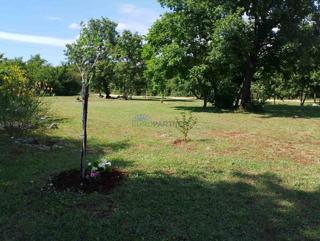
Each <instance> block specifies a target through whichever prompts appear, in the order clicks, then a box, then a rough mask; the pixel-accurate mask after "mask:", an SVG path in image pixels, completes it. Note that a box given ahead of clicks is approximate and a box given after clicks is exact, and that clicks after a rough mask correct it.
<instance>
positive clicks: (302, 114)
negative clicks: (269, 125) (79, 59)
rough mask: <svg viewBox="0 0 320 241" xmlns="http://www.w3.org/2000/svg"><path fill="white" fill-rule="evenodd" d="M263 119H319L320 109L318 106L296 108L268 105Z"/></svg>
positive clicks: (292, 106)
mask: <svg viewBox="0 0 320 241" xmlns="http://www.w3.org/2000/svg"><path fill="white" fill-rule="evenodd" d="M261 114H262V116H261V118H272V117H286V118H288V117H289V118H292V117H298V118H319V117H320V108H319V107H316V106H295V105H285V104H283V105H266V106H265V109H264V112H262V113H261Z"/></svg>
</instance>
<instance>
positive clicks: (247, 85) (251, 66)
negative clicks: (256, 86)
mask: <svg viewBox="0 0 320 241" xmlns="http://www.w3.org/2000/svg"><path fill="white" fill-rule="evenodd" d="M256 62H257V56H256V55H249V56H248V57H247V64H246V74H245V77H244V81H243V85H242V91H241V103H240V108H241V109H245V108H246V106H247V103H248V101H249V100H250V95H251V83H252V80H253V76H254V74H255V69H256Z"/></svg>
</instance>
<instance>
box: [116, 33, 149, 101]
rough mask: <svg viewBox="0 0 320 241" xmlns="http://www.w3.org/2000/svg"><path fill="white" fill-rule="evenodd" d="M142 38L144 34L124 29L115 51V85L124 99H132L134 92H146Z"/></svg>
mask: <svg viewBox="0 0 320 241" xmlns="http://www.w3.org/2000/svg"><path fill="white" fill-rule="evenodd" d="M142 40H143V38H142V36H140V35H139V34H138V33H134V34H133V33H131V31H129V30H124V31H123V32H122V35H121V36H120V37H119V38H118V40H117V46H116V48H115V51H114V59H115V62H116V63H115V68H114V71H115V74H116V82H115V86H116V87H117V89H118V90H119V91H121V93H122V96H123V98H124V99H131V98H132V95H133V94H134V93H141V92H144V91H145V90H146V88H147V85H146V81H145V78H144V76H143V71H144V69H145V63H144V59H143V58H142V49H143V43H142Z"/></svg>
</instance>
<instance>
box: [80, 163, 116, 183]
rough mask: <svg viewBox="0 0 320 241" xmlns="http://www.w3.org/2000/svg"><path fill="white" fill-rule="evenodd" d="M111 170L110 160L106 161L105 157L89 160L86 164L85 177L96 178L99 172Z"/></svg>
mask: <svg viewBox="0 0 320 241" xmlns="http://www.w3.org/2000/svg"><path fill="white" fill-rule="evenodd" d="M104 172H111V162H108V161H107V160H106V159H105V158H101V160H98V161H95V162H92V163H91V162H89V163H88V166H87V173H88V174H87V176H86V178H87V179H92V180H93V179H97V178H99V177H100V175H101V173H104Z"/></svg>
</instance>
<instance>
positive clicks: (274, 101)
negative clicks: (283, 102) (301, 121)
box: [273, 96, 276, 105]
mask: <svg viewBox="0 0 320 241" xmlns="http://www.w3.org/2000/svg"><path fill="white" fill-rule="evenodd" d="M273 105H276V96H273Z"/></svg>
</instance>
